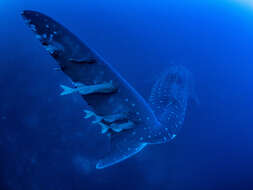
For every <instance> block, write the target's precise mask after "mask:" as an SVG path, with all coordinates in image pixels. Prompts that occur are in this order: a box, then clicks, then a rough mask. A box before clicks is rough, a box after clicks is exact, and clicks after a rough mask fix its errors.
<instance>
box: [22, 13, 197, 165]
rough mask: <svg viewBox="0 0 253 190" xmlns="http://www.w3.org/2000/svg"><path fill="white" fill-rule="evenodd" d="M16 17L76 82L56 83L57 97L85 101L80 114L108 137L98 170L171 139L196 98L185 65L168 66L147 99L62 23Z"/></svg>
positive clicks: (30, 16)
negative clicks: (108, 148)
mask: <svg viewBox="0 0 253 190" xmlns="http://www.w3.org/2000/svg"><path fill="white" fill-rule="evenodd" d="M21 15H22V17H23V18H24V20H25V22H26V24H27V25H28V27H29V28H30V29H31V30H32V31H33V32H34V33H35V35H36V38H37V39H38V40H39V41H40V42H41V44H42V46H43V47H44V48H45V49H46V51H47V52H48V53H49V54H50V55H51V56H52V57H53V58H54V59H55V60H56V62H58V64H59V70H60V71H62V72H63V73H65V74H66V75H67V76H68V77H69V78H70V79H71V80H72V82H73V83H74V84H75V85H74V87H68V86H66V85H64V84H61V85H60V87H61V88H62V89H63V92H62V93H61V95H71V94H73V93H78V94H79V95H80V96H81V97H82V98H83V100H84V101H85V102H86V103H87V104H88V109H85V110H84V114H85V115H84V118H85V119H88V118H92V119H93V121H92V124H94V125H96V126H98V127H101V133H102V134H104V135H108V136H109V137H110V138H109V139H110V151H109V152H107V153H106V154H105V155H104V156H103V157H101V158H100V159H99V160H98V161H97V163H96V168H97V169H103V168H106V167H109V166H112V165H114V164H116V163H119V162H121V161H123V160H125V159H127V158H129V157H131V156H133V155H135V154H136V153H138V152H140V151H141V150H142V149H143V148H144V147H146V146H147V145H150V144H161V143H166V142H169V141H171V140H172V139H174V138H175V137H176V135H177V134H178V132H179V130H180V128H181V127H182V125H183V122H184V118H185V114H186V110H187V104H188V101H189V99H190V98H194V96H195V93H194V87H193V86H194V85H193V79H192V78H193V77H192V74H191V72H189V71H188V70H187V69H186V68H185V67H184V66H180V65H175V64H172V65H171V64H170V65H169V66H168V69H167V70H166V71H165V72H164V74H162V75H161V77H160V78H159V79H158V80H157V81H156V82H155V84H154V85H153V87H152V89H151V93H150V98H149V100H148V101H146V100H145V99H144V98H143V97H142V96H141V95H140V94H139V93H138V92H137V91H136V90H135V89H134V88H133V87H132V86H131V85H130V84H129V83H128V82H127V81H126V80H125V79H124V78H123V77H122V76H121V75H120V74H119V73H118V72H117V71H116V70H115V69H114V68H113V67H112V66H111V65H110V64H109V63H107V62H106V61H105V60H104V59H103V58H102V57H101V56H100V55H99V54H98V53H97V52H96V51H95V50H94V49H92V48H90V47H88V46H87V45H86V44H85V43H84V42H82V41H81V40H80V39H79V38H78V37H76V36H75V35H74V34H73V33H71V32H70V31H69V30H68V29H67V28H65V27H64V26H63V25H61V24H59V23H58V22H57V21H55V20H53V19H52V18H51V17H49V16H47V15H45V14H42V13H40V12H37V11H31V10H25V11H23V12H22V14H21Z"/></svg>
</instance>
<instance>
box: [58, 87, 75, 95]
mask: <svg viewBox="0 0 253 190" xmlns="http://www.w3.org/2000/svg"><path fill="white" fill-rule="evenodd" d="M60 87H61V88H62V89H63V92H62V93H61V96H64V95H68V94H72V93H73V92H74V89H73V88H70V87H68V86H65V85H60Z"/></svg>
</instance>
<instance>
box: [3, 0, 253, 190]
mask: <svg viewBox="0 0 253 190" xmlns="http://www.w3.org/2000/svg"><path fill="white" fill-rule="evenodd" d="M252 2H253V1H252ZM250 4H251V1H246V2H240V0H238V1H236V0H234V1H233V0H230V1H228V0H219V1H218V0H205V1H204V0H192V1H189V0H156V1H155V0H128V1H121V0H107V1H105V0H104V1H99V0H83V1H81V0H72V1H67V0H61V1H60V0H44V1H42V0H37V1H35V0H33V1H32V0H1V1H0V42H1V43H0V57H1V60H0V190H72V189H73V190H100V189H102V190H118V189H120V190H128V189H130V190H135V189H136V190H137V189H138V190H140V189H141V190H153V189H159V190H214V189H215V190H216V189H217V190H227V189H229V190H231V189H236V190H246V189H247V190H248V189H249V190H252V189H253V122H252V119H253V3H252V4H251V5H250ZM26 9H28V10H36V11H40V12H42V13H44V14H47V15H49V16H50V17H52V18H54V19H55V20H57V21H58V22H60V23H61V24H63V25H64V26H66V27H67V28H68V29H69V30H70V31H72V32H73V33H74V34H76V35H77V36H78V37H79V38H80V39H81V40H83V41H84V42H86V43H87V44H88V45H89V46H90V47H92V48H93V49H95V50H96V51H97V52H98V53H99V54H100V55H101V56H103V57H104V59H105V60H107V62H108V63H110V65H112V66H113V67H114V68H115V69H116V70H117V71H118V72H119V73H120V74H121V75H122V76H123V77H124V78H125V79H126V80H127V81H128V82H129V83H130V84H131V85H132V86H133V87H134V88H135V89H136V90H137V91H138V92H139V93H140V94H141V95H142V96H143V97H144V98H145V99H148V97H149V94H150V90H151V87H152V85H153V84H154V82H155V81H156V80H157V79H158V78H159V76H160V75H161V73H162V72H163V71H164V70H166V67H168V65H169V64H171V63H174V64H181V65H184V66H185V67H187V68H188V69H189V70H190V71H191V72H192V73H193V75H194V78H195V86H196V93H197V94H198V97H199V100H200V103H199V104H195V103H191V104H190V105H189V106H188V109H187V114H186V118H185V122H184V124H183V128H182V130H181V131H180V133H179V135H178V136H177V137H176V139H175V140H173V141H172V142H171V143H167V144H161V145H152V146H148V147H147V148H145V149H144V150H143V151H141V152H140V153H138V154H137V155H135V156H133V157H131V158H129V159H127V160H125V161H123V162H121V163H119V164H116V165H114V166H112V167H109V168H106V169H103V170H96V169H95V168H94V167H93V163H94V162H95V160H96V159H97V158H98V157H99V156H101V155H103V152H105V151H106V149H107V147H108V145H109V143H108V141H107V139H106V138H105V137H104V136H103V135H101V133H100V131H99V129H98V128H96V127H94V126H93V125H90V122H88V121H86V120H84V119H83V109H84V108H85V107H86V106H87V105H86V104H85V102H84V101H83V99H82V98H80V96H79V95H78V94H75V95H71V96H64V97H61V96H59V94H60V93H61V89H60V87H59V85H60V84H65V85H70V84H71V81H70V79H69V78H68V77H67V76H66V75H64V74H63V73H62V72H59V71H55V70H54V68H55V67H56V65H57V64H56V62H55V60H53V59H52V58H51V57H50V55H49V54H48V53H47V52H46V51H45V50H44V49H43V48H42V46H41V44H40V43H39V42H38V41H37V40H36V38H35V37H34V35H33V34H32V32H31V31H30V30H29V29H28V28H27V27H26V26H25V24H24V21H23V20H22V18H21V16H20V13H21V11H22V10H26Z"/></svg>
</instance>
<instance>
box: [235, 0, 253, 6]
mask: <svg viewBox="0 0 253 190" xmlns="http://www.w3.org/2000/svg"><path fill="white" fill-rule="evenodd" d="M236 1H237V2H239V3H243V4H245V5H249V6H252V7H253V0H236Z"/></svg>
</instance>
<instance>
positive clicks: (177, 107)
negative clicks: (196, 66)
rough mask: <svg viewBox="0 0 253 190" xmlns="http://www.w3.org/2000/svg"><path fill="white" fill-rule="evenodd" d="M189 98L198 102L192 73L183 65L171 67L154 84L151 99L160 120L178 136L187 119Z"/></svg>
mask: <svg viewBox="0 0 253 190" xmlns="http://www.w3.org/2000/svg"><path fill="white" fill-rule="evenodd" d="M189 98H193V99H195V100H196V101H197V102H198V98H197V96H196V93H195V92H194V87H193V78H192V74H191V72H190V71H188V70H187V69H186V68H185V67H183V66H181V65H174V64H172V65H170V66H169V68H168V69H167V71H166V72H165V73H164V74H163V75H162V76H161V77H160V78H159V80H157V81H156V83H155V84H154V86H153V88H152V90H151V95H150V98H149V102H150V105H151V107H152V109H153V110H154V112H155V114H156V116H157V118H158V120H159V121H160V122H161V123H162V124H165V125H167V126H168V128H170V129H171V130H172V131H173V134H176V132H177V131H178V129H179V128H180V126H181V125H182V123H183V121H184V117H185V112H186V108H187V103H188V100H189Z"/></svg>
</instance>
